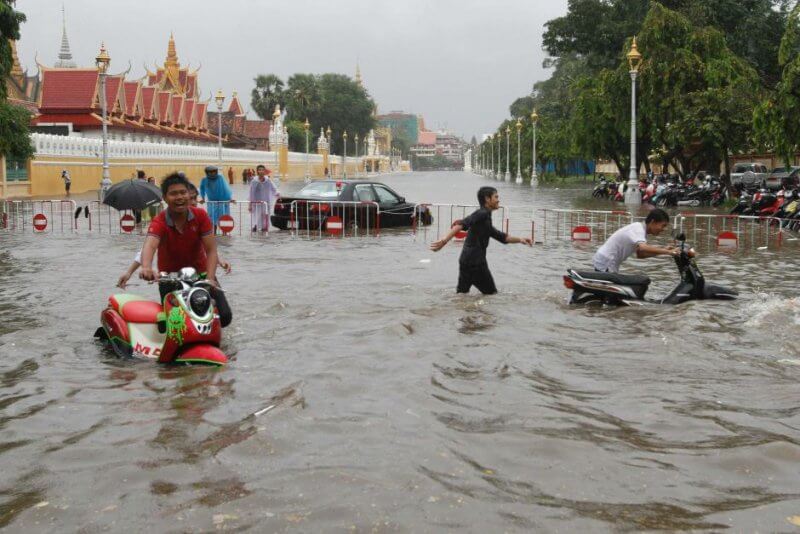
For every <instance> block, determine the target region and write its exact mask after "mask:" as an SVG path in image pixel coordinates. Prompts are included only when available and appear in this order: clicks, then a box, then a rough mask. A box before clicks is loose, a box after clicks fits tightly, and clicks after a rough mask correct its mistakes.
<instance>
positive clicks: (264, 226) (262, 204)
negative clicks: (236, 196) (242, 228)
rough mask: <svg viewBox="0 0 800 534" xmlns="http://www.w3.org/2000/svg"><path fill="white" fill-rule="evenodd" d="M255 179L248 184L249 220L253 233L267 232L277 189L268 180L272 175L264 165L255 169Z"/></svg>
mask: <svg viewBox="0 0 800 534" xmlns="http://www.w3.org/2000/svg"><path fill="white" fill-rule="evenodd" d="M256 173H257V175H258V176H257V178H254V179H253V181H252V182H250V207H249V208H248V211H250V214H251V215H250V220H251V221H252V222H251V224H252V227H253V231H254V232H263V231H269V217H270V214H271V213H272V203H273V202H274V201H275V199H276V198H277V197H278V188H277V187H275V184H273V183H272V180H270V178H269V175H270V174H272V173H271V171H270V170H269V169H267V168H266V167H265V166H264V165H259V166H258V167H256Z"/></svg>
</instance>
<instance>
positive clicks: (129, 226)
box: [119, 213, 136, 234]
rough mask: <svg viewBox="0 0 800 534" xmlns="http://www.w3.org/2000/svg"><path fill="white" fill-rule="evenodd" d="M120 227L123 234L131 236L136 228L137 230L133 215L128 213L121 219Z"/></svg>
mask: <svg viewBox="0 0 800 534" xmlns="http://www.w3.org/2000/svg"><path fill="white" fill-rule="evenodd" d="M119 227H120V228H122V231H123V232H125V233H126V234H129V233H131V232H133V229H134V228H136V219H134V218H133V215H131V214H130V213H126V214H125V215H123V216H122V217H120V218H119Z"/></svg>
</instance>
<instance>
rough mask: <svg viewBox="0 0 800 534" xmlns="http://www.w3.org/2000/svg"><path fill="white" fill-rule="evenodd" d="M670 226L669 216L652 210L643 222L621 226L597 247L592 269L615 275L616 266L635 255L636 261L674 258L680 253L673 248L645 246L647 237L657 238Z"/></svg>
mask: <svg viewBox="0 0 800 534" xmlns="http://www.w3.org/2000/svg"><path fill="white" fill-rule="evenodd" d="M668 224H669V215H668V214H667V212H666V211H664V210H662V209H654V210H653V211H651V212H650V213H648V214H647V218H646V219H645V220H644V222H635V223H631V224H629V225H627V226H623V227H622V228H620V229H619V230H617V231H616V232H614V233H613V234H611V237H609V238H608V240H607V241H606V242H605V243H604V244H603V246H602V247H600V248H599V249H598V250H597V252H596V253H595V255H594V259H593V260H592V263H593V264H594V270H595V271H600V272H610V273H618V272H619V266H620V265H621V264H622V262H623V261H625V260H626V259H628V258H629V257H630V256H632V255H633V254H634V253H636V257H637V258H651V257H653V256H676V255H678V254H679V253H680V251H679V249H677V248H676V247H660V246H658V245H648V244H647V235H648V234H649V235H659V234H660V233H661V232H663V231H664V229H665V228H666V227H667V225H668Z"/></svg>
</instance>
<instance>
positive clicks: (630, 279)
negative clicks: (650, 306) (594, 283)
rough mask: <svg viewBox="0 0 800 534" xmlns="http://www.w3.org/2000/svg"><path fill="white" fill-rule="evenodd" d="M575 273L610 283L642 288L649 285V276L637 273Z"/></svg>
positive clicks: (582, 276)
mask: <svg viewBox="0 0 800 534" xmlns="http://www.w3.org/2000/svg"><path fill="white" fill-rule="evenodd" d="M576 274H577V275H578V276H580V277H581V278H587V279H590V280H603V281H604V282H611V283H612V284H621V285H624V286H639V287H642V288H644V289H647V287H648V286H649V285H650V277H648V276H643V275H639V274H619V273H601V272H598V271H576Z"/></svg>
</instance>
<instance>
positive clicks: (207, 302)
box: [189, 288, 211, 317]
mask: <svg viewBox="0 0 800 534" xmlns="http://www.w3.org/2000/svg"><path fill="white" fill-rule="evenodd" d="M189 307H190V308H191V310H192V312H193V313H194V314H195V315H196V316H197V317H205V315H206V314H207V313H208V310H209V309H210V308H211V295H210V294H209V293H208V291H206V290H205V289H202V288H195V289H193V290H192V292H191V293H190V295H189Z"/></svg>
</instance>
